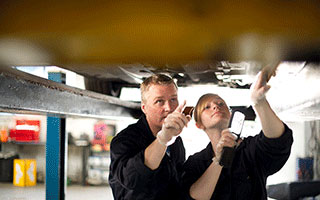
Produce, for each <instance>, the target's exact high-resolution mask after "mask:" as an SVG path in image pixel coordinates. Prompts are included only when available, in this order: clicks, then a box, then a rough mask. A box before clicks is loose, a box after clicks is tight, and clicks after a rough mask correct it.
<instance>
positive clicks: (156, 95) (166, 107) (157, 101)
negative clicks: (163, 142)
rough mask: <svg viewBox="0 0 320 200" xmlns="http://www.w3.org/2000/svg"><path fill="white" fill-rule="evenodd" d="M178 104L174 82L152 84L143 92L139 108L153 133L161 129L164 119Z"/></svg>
mask: <svg viewBox="0 0 320 200" xmlns="http://www.w3.org/2000/svg"><path fill="white" fill-rule="evenodd" d="M178 105H179V102H178V96H177V89H176V87H175V85H174V84H169V85H156V84H153V85H151V86H150V87H149V89H148V91H146V92H145V102H142V103H141V109H142V111H143V112H144V114H145V115H146V117H147V121H148V124H149V126H150V128H151V131H152V132H153V133H154V134H155V132H158V131H160V130H161V127H162V124H163V121H164V119H165V118H166V117H167V116H168V114H170V113H172V112H173V111H174V110H175V109H176V108H177V107H178Z"/></svg>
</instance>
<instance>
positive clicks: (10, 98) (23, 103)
mask: <svg viewBox="0 0 320 200" xmlns="http://www.w3.org/2000/svg"><path fill="white" fill-rule="evenodd" d="M0 99H1V100H0V109H1V110H2V111H6V112H8V111H9V112H14V113H34V114H53V115H60V116H86V117H98V118H107V117H112V116H123V117H131V116H135V113H139V112H140V105H139V104H137V103H133V102H127V101H122V100H120V99H118V98H115V97H109V96H107V95H102V94H98V93H94V92H90V91H85V90H81V89H77V88H73V87H70V86H66V85H63V84H60V83H56V82H53V81H49V80H46V79H42V78H39V77H35V76H33V75H30V74H26V73H24V72H20V71H16V70H14V69H10V68H4V67H2V68H1V69H0Z"/></svg>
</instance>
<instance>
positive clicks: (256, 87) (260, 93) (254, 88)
mask: <svg viewBox="0 0 320 200" xmlns="http://www.w3.org/2000/svg"><path fill="white" fill-rule="evenodd" d="M266 80H267V77H266V73H265V72H263V71H262V72H261V71H260V72H259V73H258V74H257V76H256V78H255V81H254V82H253V83H252V85H251V87H250V93H251V102H252V105H253V106H254V105H257V104H258V103H259V102H261V101H262V100H264V99H265V98H266V93H267V92H268V91H269V89H270V85H267V81H266Z"/></svg>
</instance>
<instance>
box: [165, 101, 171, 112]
mask: <svg viewBox="0 0 320 200" xmlns="http://www.w3.org/2000/svg"><path fill="white" fill-rule="evenodd" d="M172 108H173V106H172V105H171V104H170V102H169V101H166V102H165V104H164V109H165V111H168V112H170V111H172Z"/></svg>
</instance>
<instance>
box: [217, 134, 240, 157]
mask: <svg viewBox="0 0 320 200" xmlns="http://www.w3.org/2000/svg"><path fill="white" fill-rule="evenodd" d="M236 140H237V137H236V136H235V135H233V134H232V133H231V132H230V130H229V129H224V130H223V131H222V132H221V137H220V139H219V142H218V143H217V146H216V148H213V149H214V153H215V157H216V158H217V160H218V161H220V159H221V154H222V149H223V147H231V148H232V147H234V146H236V145H237V142H236ZM211 144H212V142H211Z"/></svg>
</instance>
